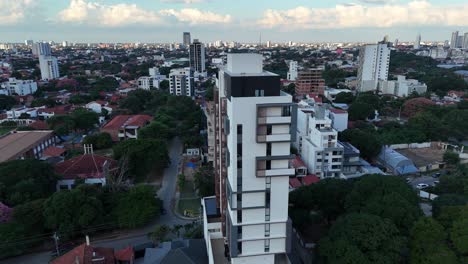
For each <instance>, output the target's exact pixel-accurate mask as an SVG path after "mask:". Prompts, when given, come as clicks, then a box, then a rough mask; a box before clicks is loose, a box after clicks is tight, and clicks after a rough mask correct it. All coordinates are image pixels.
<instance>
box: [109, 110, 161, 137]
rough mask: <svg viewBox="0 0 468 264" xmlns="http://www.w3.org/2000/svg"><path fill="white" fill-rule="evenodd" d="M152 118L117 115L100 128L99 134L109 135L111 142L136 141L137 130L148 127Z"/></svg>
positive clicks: (147, 116)
mask: <svg viewBox="0 0 468 264" xmlns="http://www.w3.org/2000/svg"><path fill="white" fill-rule="evenodd" d="M151 120H153V117H151V116H149V115H118V116H115V117H114V118H112V120H110V121H109V122H108V123H107V124H105V125H104V126H103V127H102V128H101V133H104V132H105V133H109V134H110V135H111V137H112V140H113V141H115V142H117V141H122V140H125V139H137V138H138V130H140V129H141V128H143V127H145V126H146V125H148V124H149V123H150V122H151Z"/></svg>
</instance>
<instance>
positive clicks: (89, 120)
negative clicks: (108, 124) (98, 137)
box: [70, 108, 99, 130]
mask: <svg viewBox="0 0 468 264" xmlns="http://www.w3.org/2000/svg"><path fill="white" fill-rule="evenodd" d="M70 117H71V119H72V120H73V123H74V128H75V129H76V130H89V129H91V128H94V126H95V125H96V124H98V123H99V115H98V114H97V113H95V112H92V111H88V110H86V109H83V108H78V109H76V110H75V111H73V112H72V113H71V115H70Z"/></svg>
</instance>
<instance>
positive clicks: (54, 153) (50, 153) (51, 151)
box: [42, 146, 66, 157]
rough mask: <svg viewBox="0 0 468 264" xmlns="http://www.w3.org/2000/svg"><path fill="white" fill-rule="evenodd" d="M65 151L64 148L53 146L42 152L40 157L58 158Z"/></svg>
mask: <svg viewBox="0 0 468 264" xmlns="http://www.w3.org/2000/svg"><path fill="white" fill-rule="evenodd" d="M65 151H66V150H65V149H64V148H57V147H54V146H50V147H48V148H46V149H45V150H44V152H42V156H44V157H59V156H61V155H62V154H63V153H65Z"/></svg>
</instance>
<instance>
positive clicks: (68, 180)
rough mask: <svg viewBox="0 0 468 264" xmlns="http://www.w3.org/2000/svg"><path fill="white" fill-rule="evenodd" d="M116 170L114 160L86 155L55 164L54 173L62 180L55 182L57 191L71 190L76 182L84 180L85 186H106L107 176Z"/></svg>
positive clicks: (90, 154)
mask: <svg viewBox="0 0 468 264" xmlns="http://www.w3.org/2000/svg"><path fill="white" fill-rule="evenodd" d="M117 169H118V163H117V161H116V160H114V159H111V158H108V157H104V156H99V155H95V154H93V153H86V154H83V155H80V156H76V157H73V158H71V159H69V160H65V161H63V162H60V163H57V164H55V173H57V174H58V175H61V176H62V178H61V179H60V180H58V181H57V186H56V187H57V191H58V190H71V189H73V188H74V187H75V185H76V180H84V183H86V184H96V185H99V186H104V185H106V182H107V177H108V176H109V175H108V174H110V173H115V172H116V171H117Z"/></svg>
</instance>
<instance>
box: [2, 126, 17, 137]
mask: <svg viewBox="0 0 468 264" xmlns="http://www.w3.org/2000/svg"><path fill="white" fill-rule="evenodd" d="M13 129H14V128H11V127H0V136H1V135H3V134H6V133H8V132H10V131H11V130H13Z"/></svg>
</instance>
